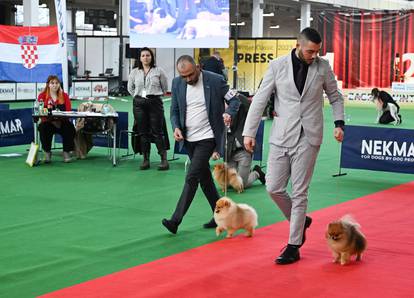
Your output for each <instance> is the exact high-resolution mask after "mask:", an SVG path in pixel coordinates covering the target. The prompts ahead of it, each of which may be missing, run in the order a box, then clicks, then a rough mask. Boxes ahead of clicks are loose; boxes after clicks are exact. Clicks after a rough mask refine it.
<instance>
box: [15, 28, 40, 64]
mask: <svg viewBox="0 0 414 298" xmlns="http://www.w3.org/2000/svg"><path fill="white" fill-rule="evenodd" d="M19 42H20V49H21V57H22V61H23V66H24V67H25V68H27V69H32V68H34V67H35V66H36V64H37V61H39V52H38V50H37V37H36V36H21V37H20V38H19Z"/></svg>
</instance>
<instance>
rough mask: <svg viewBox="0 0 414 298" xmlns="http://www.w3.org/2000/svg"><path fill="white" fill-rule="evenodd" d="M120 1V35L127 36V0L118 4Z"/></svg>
mask: <svg viewBox="0 0 414 298" xmlns="http://www.w3.org/2000/svg"><path fill="white" fill-rule="evenodd" d="M121 1H122V35H129V0H120V2H121ZM118 26H119V25H118ZM118 28H120V27H118ZM118 34H119V32H118Z"/></svg>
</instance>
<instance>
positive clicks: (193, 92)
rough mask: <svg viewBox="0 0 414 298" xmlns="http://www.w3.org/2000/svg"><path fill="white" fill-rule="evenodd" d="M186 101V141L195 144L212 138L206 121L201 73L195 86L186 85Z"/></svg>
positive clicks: (211, 131) (212, 135)
mask: <svg viewBox="0 0 414 298" xmlns="http://www.w3.org/2000/svg"><path fill="white" fill-rule="evenodd" d="M186 101H187V112H186V120H185V126H186V140H187V141H189V142H196V141H200V140H204V139H212V138H214V134H213V130H212V129H211V125H210V122H209V120H208V114H207V106H206V99H205V96H204V85H203V74H202V73H201V74H200V77H199V78H198V82H197V83H196V84H195V85H189V84H187V98H186Z"/></svg>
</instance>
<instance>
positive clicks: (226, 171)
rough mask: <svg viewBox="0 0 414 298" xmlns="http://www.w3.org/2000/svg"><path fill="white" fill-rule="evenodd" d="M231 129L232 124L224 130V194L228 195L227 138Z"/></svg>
mask: <svg viewBox="0 0 414 298" xmlns="http://www.w3.org/2000/svg"><path fill="white" fill-rule="evenodd" d="M229 130H230V126H225V130H224V138H225V142H224V158H223V159H224V196H225V197H227V183H228V182H227V180H228V165H227V150H228V140H227V134H228V132H229Z"/></svg>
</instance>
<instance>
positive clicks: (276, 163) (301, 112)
mask: <svg viewBox="0 0 414 298" xmlns="http://www.w3.org/2000/svg"><path fill="white" fill-rule="evenodd" d="M321 45H322V40H321V37H320V35H319V33H318V32H317V31H316V30H314V29H312V28H305V29H304V30H302V32H301V33H300V36H299V39H298V43H297V45H296V49H294V50H293V51H292V52H291V53H289V54H288V55H286V56H283V57H280V58H277V59H276V60H274V61H272V62H271V63H270V65H269V68H268V70H267V72H266V74H265V76H264V78H263V82H262V84H261V86H260V88H259V90H258V91H257V93H256V95H255V96H254V97H253V100H252V104H251V106H250V110H249V113H248V115H247V119H246V124H245V127H244V131H243V136H244V145H245V147H246V149H247V150H249V151H253V148H254V146H255V135H256V131H257V128H258V126H259V122H260V119H261V117H262V114H263V110H264V108H265V107H266V104H267V101H268V100H269V97H270V95H271V94H272V92H273V91H274V92H275V113H276V115H275V117H274V119H273V125H272V130H271V133H270V137H269V143H270V148H269V157H268V163H267V174H266V190H267V191H268V193H269V195H270V197H271V198H272V199H273V201H274V202H275V203H276V204H277V205H278V207H279V208H280V210H281V211H282V212H283V214H284V216H285V217H286V218H287V219H288V220H289V222H290V233H289V240H288V245H287V246H286V248H285V250H284V251H283V253H282V254H281V255H280V256H279V257H278V258H276V260H275V262H276V263H277V264H282V265H283V264H290V263H293V262H296V261H298V260H299V259H300V255H299V248H300V247H301V246H302V245H303V243H304V242H305V231H306V229H307V228H309V226H310V225H311V223H312V218H310V217H309V216H306V210H307V204H308V188H309V183H310V181H311V178H312V174H313V169H314V166H315V161H316V158H317V155H318V152H319V148H320V145H321V143H322V134H323V91H325V93H326V95H327V96H328V99H329V103H330V104H331V106H332V110H333V118H334V120H335V122H334V123H335V128H334V137H335V139H336V140H337V141H338V142H342V139H343V135H344V132H343V126H344V124H345V123H344V101H343V98H342V95H341V93H340V91H339V90H338V86H337V82H336V80H335V75H334V73H333V71H332V69H331V67H330V66H329V64H328V61H326V60H324V59H322V58H319V57H318V53H319V50H320V48H321ZM289 179H290V181H291V185H292V192H291V195H289V194H288V193H287V192H286V187H287V184H288V181H289Z"/></svg>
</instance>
